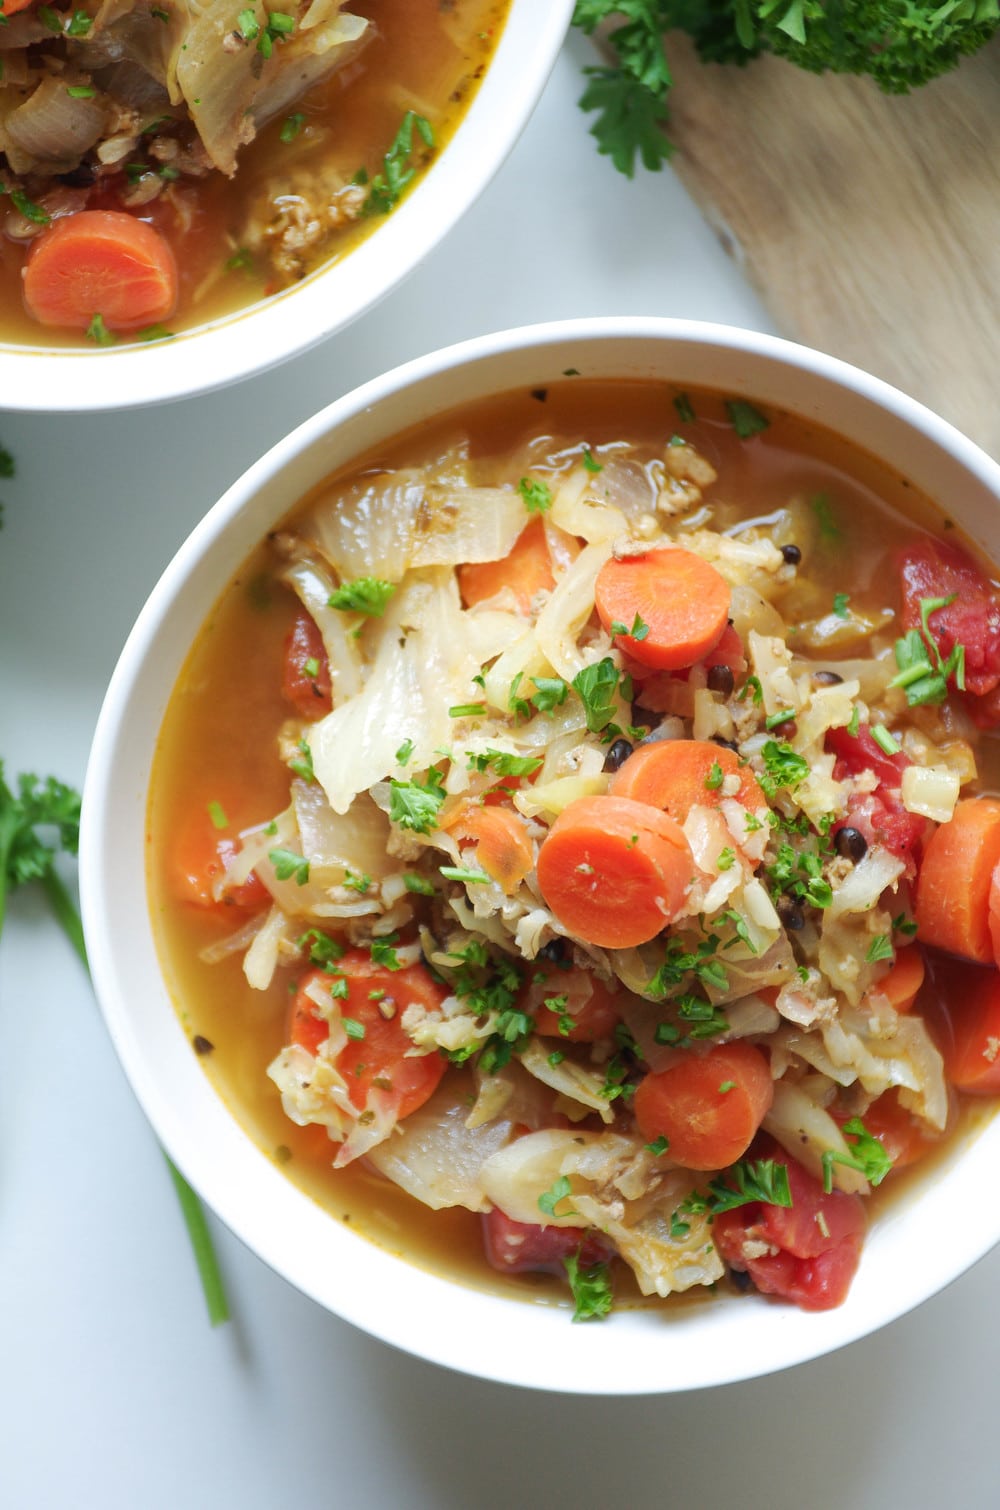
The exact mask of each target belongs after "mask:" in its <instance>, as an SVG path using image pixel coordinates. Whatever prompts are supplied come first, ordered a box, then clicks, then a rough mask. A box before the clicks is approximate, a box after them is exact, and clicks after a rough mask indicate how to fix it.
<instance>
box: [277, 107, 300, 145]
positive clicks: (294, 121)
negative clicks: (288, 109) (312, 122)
mask: <svg viewBox="0 0 1000 1510" xmlns="http://www.w3.org/2000/svg"><path fill="white" fill-rule="evenodd" d="M305 123H306V118H305V116H304V115H303V114H302V111H301V110H297V111H296V112H295V114H294V115H289V116H287V117H286V119H285V120H284V121H283V122H282V126H281V130H280V131H279V133H278V139H279V141H282V142H293V141H294V140H295V138H296V137H297V136H298V135H299V133H300V131H301V130H302V127H303V126H304V125H305Z"/></svg>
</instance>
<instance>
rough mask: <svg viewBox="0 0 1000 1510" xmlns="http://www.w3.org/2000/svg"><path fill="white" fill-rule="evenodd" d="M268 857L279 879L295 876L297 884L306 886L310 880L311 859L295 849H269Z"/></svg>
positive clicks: (286, 879)
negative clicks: (298, 853)
mask: <svg viewBox="0 0 1000 1510" xmlns="http://www.w3.org/2000/svg"><path fill="white" fill-rule="evenodd" d="M267 858H268V859H269V860H270V862H271V864H272V865H273V866H274V873H275V875H276V876H277V878H278V880H279V881H291V880H292V879H293V877H294V879H295V882H296V884H297V885H299V886H305V884H306V882H307V881H308V880H309V861H308V860H306V859H303V857H302V855H297V854H296V853H295V851H294V850H293V849H269V850H268V852H267Z"/></svg>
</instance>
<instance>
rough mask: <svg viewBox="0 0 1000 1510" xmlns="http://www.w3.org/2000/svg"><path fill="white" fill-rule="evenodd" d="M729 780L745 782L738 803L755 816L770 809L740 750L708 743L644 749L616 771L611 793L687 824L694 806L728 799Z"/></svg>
mask: <svg viewBox="0 0 1000 1510" xmlns="http://www.w3.org/2000/svg"><path fill="white" fill-rule="evenodd" d="M727 776H735V777H736V778H737V779H738V781H739V789H738V791H736V792H735V793H734V796H735V800H736V801H737V802H741V803H742V804H743V806H744V807H746V808H749V809H750V810H751V811H752V812H756V811H757V810H758V809H759V808H762V807H767V798H766V797H765V796H764V793H763V792H762V791H761V789H760V786H759V784H758V782H757V778H756V777H755V776H754V774H753V772H752V771H751V769H750V767H749V766H746V765H740V762H739V759H738V757H737V755H736V752H735V751H734V750H729V749H727V748H726V747H725V745H717V744H713V743H712V741H711V740H708V739H658V740H655V741H654V742H653V743H652V744H648V745H640V746H639V748H638V749H637V750H633V752H632V754H631V755H630V756H629V758H628V759H627V760H626V761H625V763H624V765H622V766H620V767H619V769H618V770H617V771H616V772H615V774H614V776H613V777H612V779H611V791H612V793H613V794H614V796H616V797H631V798H632V800H633V801H634V802H648V803H649V804H650V805H651V806H652V807H658V808H661V809H662V810H663V812H665V813H669V815H670V817H671V818H676V820H677V822H678V823H683V822H684V820H685V818H686V817H687V815H688V813H689V812H690V811H691V809H692V808H693V807H696V806H699V805H700V806H701V807H718V805H719V803H720V802H721V801H722V800H723V798H724V797H725V796H726V793H725V791H724V790H723V787H724V785H725V782H726V777H727Z"/></svg>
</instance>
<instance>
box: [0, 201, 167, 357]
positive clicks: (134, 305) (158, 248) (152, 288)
mask: <svg viewBox="0 0 1000 1510" xmlns="http://www.w3.org/2000/svg"><path fill="white" fill-rule="evenodd" d="M24 302H25V304H26V305H27V308H28V313H29V314H30V315H31V316H32V318H33V319H35V320H37V321H38V322H39V323H40V324H41V325H60V326H65V327H68V328H70V329H73V330H86V329H87V327H88V326H89V325H90V322H91V321H92V320H93V318H94V316H95V315H100V316H101V319H102V320H103V321H104V324H105V325H106V326H107V328H108V329H109V330H138V329H139V328H140V327H142V326H143V325H154V324H156V323H157V322H158V321H160V320H166V319H168V318H169V317H170V315H172V314H173V312H174V309H175V307H176V304H177V264H176V262H175V261H174V254H173V252H172V251H171V249H170V245H169V243H168V242H167V240H166V238H165V237H164V236H162V235H161V234H160V232H159V231H156V230H154V229H153V227H152V226H151V225H147V224H146V222H145V221H144V220H138V219H136V217H135V216H134V215H126V214H125V213H124V211H121V210H80V211H79V212H78V213H77V214H76V215H67V216H66V217H65V219H62V220H57V221H55V222H54V224H53V225H51V226H50V227H49V229H48V230H47V231H44V232H43V233H42V235H41V236H39V237H38V240H37V241H36V242H35V243H34V245H33V246H32V249H31V255H30V256H29V258H28V265H27V267H26V268H25V270H24Z"/></svg>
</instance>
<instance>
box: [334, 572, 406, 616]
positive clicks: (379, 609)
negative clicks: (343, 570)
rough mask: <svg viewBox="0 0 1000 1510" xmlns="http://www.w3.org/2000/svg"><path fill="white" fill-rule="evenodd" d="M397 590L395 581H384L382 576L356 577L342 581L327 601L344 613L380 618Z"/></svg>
mask: <svg viewBox="0 0 1000 1510" xmlns="http://www.w3.org/2000/svg"><path fill="white" fill-rule="evenodd" d="M395 591H396V589H395V586H394V585H393V583H392V582H383V580H382V579H381V577H356V578H355V580H354V581H353V582H342V583H341V585H340V586H339V587H338V588H337V589H336V591H335V592H332V593H331V594H330V596H329V598H328V599H327V603H328V605H329V607H330V608H339V609H340V610H341V611H342V612H343V613H366V614H368V615H369V616H370V617H371V618H373V619H380V618H381V617H382V615H383V614H384V613H385V610H386V606H387V604H388V602H389V599H390V598H391V597H392V595H393V593H394V592H395Z"/></svg>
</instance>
